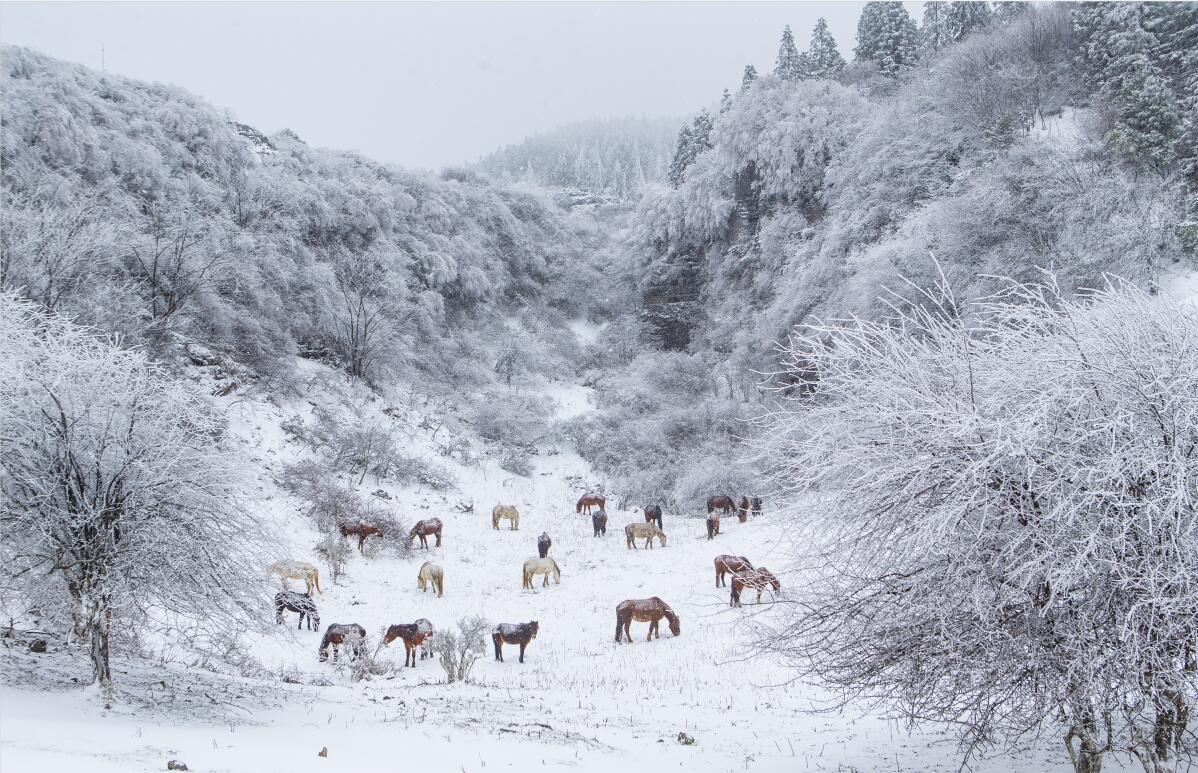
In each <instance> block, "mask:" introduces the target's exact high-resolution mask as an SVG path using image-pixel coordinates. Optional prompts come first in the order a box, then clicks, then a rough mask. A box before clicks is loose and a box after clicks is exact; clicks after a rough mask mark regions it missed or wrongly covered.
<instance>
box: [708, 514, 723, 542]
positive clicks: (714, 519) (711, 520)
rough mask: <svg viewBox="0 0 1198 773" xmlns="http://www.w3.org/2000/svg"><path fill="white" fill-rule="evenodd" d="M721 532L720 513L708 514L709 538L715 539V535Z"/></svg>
mask: <svg viewBox="0 0 1198 773" xmlns="http://www.w3.org/2000/svg"><path fill="white" fill-rule="evenodd" d="M719 533H720V517H719V516H718V515H709V516H707V539H709V540H712V539H715V535H717V534H719Z"/></svg>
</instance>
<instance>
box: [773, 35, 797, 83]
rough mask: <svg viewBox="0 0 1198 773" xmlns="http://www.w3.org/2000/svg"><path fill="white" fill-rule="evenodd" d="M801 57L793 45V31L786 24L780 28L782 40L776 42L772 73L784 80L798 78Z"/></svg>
mask: <svg viewBox="0 0 1198 773" xmlns="http://www.w3.org/2000/svg"><path fill="white" fill-rule="evenodd" d="M803 64H804V62H803V57H801V56H800V55H799V49H798V48H797V47H796V46H795V38H794V33H792V32H791V31H790V25H789V24H787V25H786V27H785V28H784V29H783V30H782V41H781V42H780V43H779V44H778V58H777V59H775V60H774V75H777V76H778V77H779V78H781V79H782V80H784V81H794V80H798V79H799V78H801V77H802V75H803Z"/></svg>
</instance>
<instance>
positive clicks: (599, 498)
mask: <svg viewBox="0 0 1198 773" xmlns="http://www.w3.org/2000/svg"><path fill="white" fill-rule="evenodd" d="M606 506H607V498H606V497H605V496H603V495H602V494H596V493H594V492H593V491H588V492H587V493H585V494H583V495H582V499H579V500H578V504H576V505H574V512H576V513H587V514H590V512H591V508H592V507H597V508H599V509H600V510H602V509H604V508H605V507H606Z"/></svg>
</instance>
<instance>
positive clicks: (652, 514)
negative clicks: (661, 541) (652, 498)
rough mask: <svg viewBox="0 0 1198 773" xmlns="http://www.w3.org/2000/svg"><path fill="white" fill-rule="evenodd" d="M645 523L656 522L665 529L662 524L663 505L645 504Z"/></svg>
mask: <svg viewBox="0 0 1198 773" xmlns="http://www.w3.org/2000/svg"><path fill="white" fill-rule="evenodd" d="M645 523H656V524H657V528H659V529H661V530H662V531H665V529H666V527H664V526H662V525H661V505H645Z"/></svg>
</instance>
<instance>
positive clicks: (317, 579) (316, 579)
mask: <svg viewBox="0 0 1198 773" xmlns="http://www.w3.org/2000/svg"><path fill="white" fill-rule="evenodd" d="M312 581H313V582H314V583H315V584H316V592H317V593H320V594H323V593H324V591H322V590H321V589H320V570H319V569H313V570H312Z"/></svg>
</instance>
